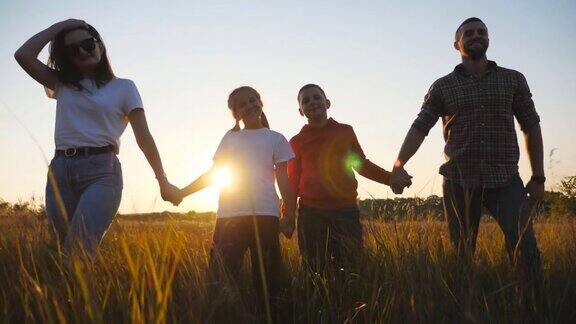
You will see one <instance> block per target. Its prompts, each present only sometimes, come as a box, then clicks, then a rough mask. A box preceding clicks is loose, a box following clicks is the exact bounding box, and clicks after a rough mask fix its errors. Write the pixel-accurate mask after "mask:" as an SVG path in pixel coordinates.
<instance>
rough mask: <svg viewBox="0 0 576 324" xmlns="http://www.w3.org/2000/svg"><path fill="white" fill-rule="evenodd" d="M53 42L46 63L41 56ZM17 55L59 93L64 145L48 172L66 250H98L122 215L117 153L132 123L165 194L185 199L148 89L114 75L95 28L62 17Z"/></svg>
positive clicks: (49, 208)
mask: <svg viewBox="0 0 576 324" xmlns="http://www.w3.org/2000/svg"><path fill="white" fill-rule="evenodd" d="M49 42H51V45H50V58H49V61H48V65H46V64H43V63H42V62H40V61H39V60H38V58H37V56H38V54H39V53H40V51H41V50H42V49H43V48H44V47H45V46H46V44H48V43H49ZM14 57H15V58H16V61H18V63H19V64H20V66H21V67H22V68H23V69H24V71H26V73H28V74H29V75H30V76H31V77H32V78H34V80H36V81H38V82H39V83H41V84H42V85H43V86H44V88H45V90H46V92H47V94H48V96H49V97H51V98H54V99H56V129H55V142H56V152H55V156H54V158H53V159H52V161H51V163H50V167H49V171H48V181H47V184H46V214H47V217H48V220H49V222H50V224H51V225H52V227H53V229H54V232H55V234H56V237H57V240H58V242H59V243H62V244H63V246H64V251H66V252H70V251H71V250H72V248H76V247H81V248H82V249H84V250H85V252H87V254H88V255H89V256H90V257H94V256H95V254H96V251H97V248H98V245H99V243H100V241H101V239H102V238H103V236H104V234H105V233H106V231H107V229H108V227H109V225H110V224H111V222H112V220H113V218H114V216H115V215H116V212H117V211H118V207H119V205H120V199H121V196H122V187H123V183H122V170H121V166H120V162H119V161H118V158H117V157H116V154H117V153H118V149H119V145H120V141H119V138H120V135H122V133H123V132H124V130H125V129H126V126H127V125H128V123H130V124H131V125H132V129H133V130H134V134H135V136H136V140H137V143H138V146H139V147H140V149H141V150H142V151H143V152H144V155H145V156H146V159H147V160H148V162H149V164H150V166H151V167H152V169H153V170H154V173H155V174H156V179H158V183H159V186H160V192H161V195H162V198H163V199H164V200H167V201H171V202H172V203H173V204H175V205H176V204H179V203H180V201H181V198H180V197H179V191H178V189H177V188H176V187H175V186H173V185H172V184H170V183H169V182H168V180H167V178H166V174H165V173H164V171H163V168H162V162H161V160H160V155H159V154H158V150H157V148H156V144H155V143H154V139H153V138H152V135H151V134H150V131H149V130H148V125H147V123H146V116H145V114H144V109H143V105H142V100H141V98H140V94H139V93H138V90H137V89H136V86H135V85H134V83H133V82H132V81H131V80H128V79H120V78H116V77H115V76H114V73H113V72H112V68H111V66H110V62H109V61H108V56H107V53H106V47H105V46H104V43H103V42H102V39H101V38H100V35H99V34H98V32H97V31H96V29H94V27H92V26H90V25H88V24H87V23H86V22H84V21H82V20H76V19H69V20H66V21H62V22H59V23H56V24H54V25H52V26H50V27H48V28H47V29H45V30H43V31H41V32H40V33H38V34H36V35H34V36H32V38H30V39H29V40H28V41H26V43H24V45H22V46H21V47H20V48H19V49H18V50H17V51H16V53H15V54H14Z"/></svg>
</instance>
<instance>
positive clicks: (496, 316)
mask: <svg viewBox="0 0 576 324" xmlns="http://www.w3.org/2000/svg"><path fill="white" fill-rule="evenodd" d="M213 226H214V220H213V218H212V217H210V216H207V215H170V214H159V215H154V216H147V217H129V216H123V217H118V218H117V220H116V221H115V222H114V224H113V226H112V227H111V229H110V231H109V232H108V234H107V236H106V237H105V239H104V241H103V244H102V246H101V254H100V255H99V256H98V259H97V260H96V262H94V263H87V262H84V261H82V260H81V259H76V258H71V259H62V258H61V257H60V256H59V254H58V253H56V249H55V247H54V246H52V245H51V244H50V239H49V235H48V230H47V225H46V223H45V220H44V216H43V215H42V213H33V212H30V211H29V210H26V209H23V210H20V211H14V210H11V211H10V212H9V213H8V212H6V211H4V212H3V213H0V233H1V234H0V235H1V236H0V322H2V323H4V322H6V323H8V322H13V323H24V322H48V323H49V322H62V323H65V322H73V323H87V322H106V323H112V322H138V323H140V322H150V323H152V322H153V323H163V322H192V323H198V322H201V314H202V312H203V311H206V310H207V309H210V307H212V306H213V301H212V300H210V299H209V298H208V287H207V284H206V279H207V278H206V268H207V262H208V251H209V247H210V242H211V235H212V231H213ZM364 226H365V234H366V241H365V247H366V249H367V252H368V253H367V254H366V256H365V258H364V260H363V261H362V269H361V271H360V272H359V273H357V274H353V275H348V276H346V277H345V278H344V279H343V280H342V281H338V282H335V281H334V278H333V277H331V276H327V275H319V274H311V273H309V272H307V271H305V270H304V269H303V268H302V267H301V262H300V256H299V253H298V245H297V241H296V239H292V240H286V239H284V238H282V242H281V243H282V253H283V258H284V265H285V267H286V278H285V281H284V285H285V287H286V291H285V292H284V297H285V305H284V306H283V314H282V319H283V322H286V323H321V322H324V323H376V322H380V323H382V322H384V323H387V322H409V323H442V322H446V323H448V322H449V323H453V322H462V321H466V322H472V323H473V322H477V323H484V322H495V323H502V322H515V321H517V320H518V314H519V308H518V306H517V305H516V303H515V301H516V300H517V296H516V295H515V287H516V282H515V277H514V274H513V272H512V271H511V267H510V264H509V261H508V258H507V255H506V252H505V249H504V243H503V237H502V234H501V233H500V230H499V228H498V226H497V224H496V223H495V222H492V221H484V222H483V223H482V224H481V230H480V235H479V239H478V249H477V253H476V257H475V263H474V266H473V269H472V271H471V272H466V273H463V272H462V271H461V270H460V267H458V264H457V262H456V260H455V258H454V255H453V252H452V249H451V247H450V245H449V240H448V233H447V228H446V225H445V223H443V222H441V221H437V220H429V221H426V220H419V221H409V220H407V221H402V222H379V221H368V220H367V221H365V222H364ZM535 228H536V235H537V238H538V243H539V248H540V250H541V252H542V260H543V267H544V277H545V294H546V297H547V302H548V304H549V309H550V311H549V321H550V322H558V323H566V322H575V321H576V220H575V219H574V218H558V219H553V220H546V221H539V222H537V223H536V225H535ZM246 260H248V258H247V259H246ZM241 285H242V287H241V288H242V289H241V301H239V302H237V303H236V307H234V308H233V309H230V310H229V311H227V312H226V313H225V314H220V315H223V316H224V317H226V318H228V319H229V321H227V322H233V323H242V322H253V321H254V320H255V317H254V316H255V315H256V314H254V310H253V309H254V300H255V298H254V292H253V291H252V290H251V283H250V276H249V265H248V263H246V264H245V267H244V270H243V274H242V283H241Z"/></svg>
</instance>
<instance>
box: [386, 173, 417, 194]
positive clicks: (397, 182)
mask: <svg viewBox="0 0 576 324" xmlns="http://www.w3.org/2000/svg"><path fill="white" fill-rule="evenodd" d="M411 185H412V176H411V175H409V174H408V172H406V170H404V167H396V166H394V168H392V173H391V174H390V188H392V192H394V193H395V194H397V195H399V194H401V193H402V192H403V191H404V188H406V187H410V186H411Z"/></svg>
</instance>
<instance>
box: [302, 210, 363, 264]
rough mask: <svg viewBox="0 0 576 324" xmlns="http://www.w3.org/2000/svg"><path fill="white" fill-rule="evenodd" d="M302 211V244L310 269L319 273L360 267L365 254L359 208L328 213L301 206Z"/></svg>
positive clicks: (306, 262) (303, 255)
mask: <svg viewBox="0 0 576 324" xmlns="http://www.w3.org/2000/svg"><path fill="white" fill-rule="evenodd" d="M298 211H299V213H298V245H299V248H300V253H301V255H302V258H303V260H304V263H305V264H306V265H307V266H309V267H310V268H311V269H312V270H313V271H315V272H322V271H324V270H327V269H328V268H327V267H330V269H346V270H348V269H354V268H355V267H356V266H357V263H358V257H359V256H360V255H361V253H362V225H361V224H360V218H359V217H360V211H359V210H358V208H357V207H351V208H346V209H339V210H334V211H326V210H319V209H315V208H311V207H306V206H300V208H299V210H298Z"/></svg>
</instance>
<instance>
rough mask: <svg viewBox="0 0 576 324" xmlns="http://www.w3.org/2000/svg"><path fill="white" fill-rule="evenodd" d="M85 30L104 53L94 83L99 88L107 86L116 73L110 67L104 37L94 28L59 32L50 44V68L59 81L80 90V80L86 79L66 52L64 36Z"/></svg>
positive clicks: (95, 71) (88, 27) (96, 70)
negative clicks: (74, 31)
mask: <svg viewBox="0 0 576 324" xmlns="http://www.w3.org/2000/svg"><path fill="white" fill-rule="evenodd" d="M78 29H83V30H85V31H87V32H88V33H89V34H90V35H91V36H92V37H94V39H95V40H96V46H98V44H102V53H101V58H100V62H99V63H98V64H97V65H96V67H95V68H94V82H95V83H96V86H97V87H99V88H100V87H102V86H104V85H106V83H108V82H109V81H110V80H112V79H113V78H114V72H112V67H111V66H110V61H109V60H108V55H107V51H106V47H105V46H104V42H102V37H100V34H99V33H98V31H96V29H95V28H94V27H92V26H91V25H87V27H78V28H74V29H67V30H63V31H61V32H59V33H58V34H57V35H56V37H54V39H53V40H52V42H51V43H50V57H49V59H48V66H49V67H51V68H52V69H54V70H55V71H56V73H57V75H58V81H60V82H61V83H62V84H65V85H71V86H73V87H75V88H76V89H78V90H82V85H80V80H82V79H83V78H84V77H83V75H82V73H81V72H80V70H79V69H78V68H77V67H76V66H74V64H73V63H72V62H71V61H70V57H69V54H68V53H67V51H66V45H65V44H64V36H66V34H68V33H69V32H71V31H73V30H78Z"/></svg>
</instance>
